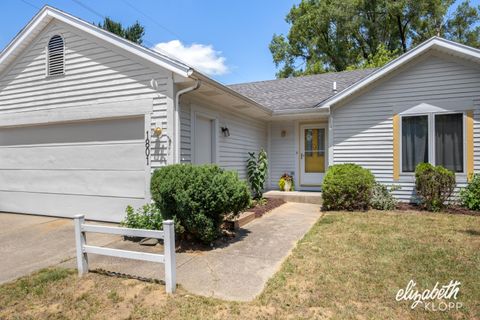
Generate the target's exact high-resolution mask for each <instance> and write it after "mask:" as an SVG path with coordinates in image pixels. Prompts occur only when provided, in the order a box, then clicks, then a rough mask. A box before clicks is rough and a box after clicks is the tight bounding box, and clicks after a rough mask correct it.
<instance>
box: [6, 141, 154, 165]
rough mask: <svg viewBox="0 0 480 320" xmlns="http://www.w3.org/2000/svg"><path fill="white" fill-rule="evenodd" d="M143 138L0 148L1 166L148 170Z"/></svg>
mask: <svg viewBox="0 0 480 320" xmlns="http://www.w3.org/2000/svg"><path fill="white" fill-rule="evenodd" d="M144 153H145V146H144V145H143V141H141V142H138V141H131V142H125V143H121V144H120V143H113V144H112V143H105V144H88V145H84V144H82V145H56V146H42V147H0V169H95V170H100V169H111V170H144V168H145V161H146V160H145V158H144V157H143V154H144Z"/></svg>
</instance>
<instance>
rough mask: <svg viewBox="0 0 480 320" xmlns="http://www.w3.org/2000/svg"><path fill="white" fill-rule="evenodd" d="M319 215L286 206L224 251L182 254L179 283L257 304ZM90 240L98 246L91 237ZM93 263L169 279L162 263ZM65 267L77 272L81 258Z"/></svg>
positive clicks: (132, 246) (121, 244) (129, 246)
mask: <svg viewBox="0 0 480 320" xmlns="http://www.w3.org/2000/svg"><path fill="white" fill-rule="evenodd" d="M319 216H320V208H319V206H318V205H314V204H305V203H293V202H291V203H286V204H284V205H282V206H280V207H278V208H276V209H274V210H272V211H271V212H269V213H267V214H266V215H264V216H263V217H262V218H260V219H256V220H254V221H252V222H251V223H249V224H247V225H246V226H244V227H243V229H241V231H240V232H239V235H238V236H237V238H236V239H234V240H233V241H232V242H233V243H230V244H228V245H227V246H225V247H223V248H215V249H212V250H210V251H200V252H195V253H188V252H181V253H177V282H178V283H179V284H181V285H182V286H183V288H185V289H186V290H187V291H190V292H191V293H194V294H199V295H203V296H209V297H216V298H220V299H225V300H238V301H249V300H253V299H254V298H255V297H256V296H257V295H258V294H259V293H260V292H261V291H262V290H263V288H264V286H265V283H266V282H267V280H268V279H269V278H271V277H272V276H273V275H274V273H275V272H276V271H277V270H278V269H279V267H280V265H281V263H282V262H283V261H284V259H285V258H286V257H287V256H288V255H289V253H290V251H291V250H292V249H293V248H294V247H295V244H296V242H297V241H298V240H300V239H301V238H302V237H303V235H304V234H305V233H306V232H307V231H308V230H309V229H310V227H311V226H312V225H313V224H314V223H315V221H317V219H318V218H319ZM87 237H88V236H87ZM87 242H89V243H92V244H96V243H95V242H94V241H92V242H90V241H89V239H87ZM109 247H112V248H117V249H125V250H141V251H144V252H162V248H161V247H160V246H155V247H146V246H140V245H138V244H137V243H133V242H130V241H121V240H119V241H117V242H115V243H113V244H110V245H109ZM89 264H90V267H91V268H93V269H95V268H97V269H104V270H109V271H116V272H121V273H126V274H130V275H136V276H142V277H148V278H156V279H164V274H163V272H164V269H163V265H162V264H157V263H150V262H144V261H135V260H125V259H118V258H112V257H104V256H94V255H91V256H90V257H89ZM62 265H64V266H68V267H72V268H75V260H74V259H72V260H70V261H68V262H64V263H62Z"/></svg>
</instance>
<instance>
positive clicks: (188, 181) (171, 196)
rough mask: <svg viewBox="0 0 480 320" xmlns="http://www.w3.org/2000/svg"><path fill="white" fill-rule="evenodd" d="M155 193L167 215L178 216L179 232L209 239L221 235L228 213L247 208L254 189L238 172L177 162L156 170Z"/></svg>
mask: <svg viewBox="0 0 480 320" xmlns="http://www.w3.org/2000/svg"><path fill="white" fill-rule="evenodd" d="M151 193H152V198H153V200H154V201H155V204H156V206H157V207H158V209H159V210H160V212H161V213H162V216H163V218H164V219H174V220H175V222H176V226H177V227H176V230H177V232H186V233H187V234H190V235H192V236H194V237H195V238H196V239H198V240H200V241H202V242H205V243H209V242H211V241H213V240H215V239H216V238H218V236H219V235H220V225H221V223H222V222H223V219H224V217H225V216H226V215H228V214H231V213H232V214H234V215H237V214H238V213H240V212H241V211H242V210H244V209H246V208H247V207H248V205H249V202H250V193H249V191H248V187H247V185H246V183H245V182H243V181H241V180H240V179H239V178H238V175H237V173H236V172H231V171H225V170H223V169H221V168H219V167H218V166H216V165H201V166H195V165H190V164H177V165H171V166H166V167H163V168H161V169H158V170H156V171H155V172H154V173H153V176H152V180H151Z"/></svg>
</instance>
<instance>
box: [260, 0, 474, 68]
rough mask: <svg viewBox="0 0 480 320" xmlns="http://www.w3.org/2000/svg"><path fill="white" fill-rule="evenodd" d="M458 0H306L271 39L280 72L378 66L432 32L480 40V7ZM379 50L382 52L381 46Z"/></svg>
mask: <svg viewBox="0 0 480 320" xmlns="http://www.w3.org/2000/svg"><path fill="white" fill-rule="evenodd" d="M453 2H454V0H302V1H301V2H300V3H299V4H298V5H294V6H293V7H292V8H291V10H290V12H289V13H288V14H287V16H286V21H287V23H289V24H290V25H291V27H290V30H289V32H288V34H287V35H286V36H285V35H282V34H280V35H277V34H274V35H273V38H272V41H271V42H270V46H269V48H270V51H271V53H272V57H273V61H274V63H275V65H276V67H277V68H278V72H277V77H290V76H299V75H305V74H315V73H322V72H329V71H343V70H346V69H347V68H348V69H351V68H354V67H358V68H364V67H366V66H379V65H382V64H384V63H386V61H385V58H388V59H391V58H394V57H396V56H397V55H399V54H401V53H404V52H407V51H408V50H409V49H410V48H411V47H412V46H415V45H417V44H418V43H421V42H423V41H425V40H426V39H428V38H430V37H432V36H435V35H436V36H442V37H445V38H447V39H451V40H455V41H459V42H462V43H465V44H468V45H471V46H478V45H479V34H480V30H479V29H480V27H479V26H478V23H479V11H480V7H479V8H476V7H471V6H470V4H469V2H468V1H465V2H463V3H462V4H460V5H459V6H458V8H457V10H456V11H455V12H454V13H453V15H451V16H448V12H449V9H450V8H451V6H452V4H453ZM380 51H381V52H380Z"/></svg>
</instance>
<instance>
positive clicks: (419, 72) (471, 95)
mask: <svg viewBox="0 0 480 320" xmlns="http://www.w3.org/2000/svg"><path fill="white" fill-rule="evenodd" d="M479 97H480V70H479V69H478V67H472V66H470V65H464V64H460V63H459V62H458V60H457V61H456V60H455V59H454V58H451V57H446V56H443V55H429V56H427V57H423V58H422V60H420V61H419V62H418V63H416V64H414V65H411V66H409V67H408V66H407V68H404V69H403V70H399V71H398V72H397V73H396V74H394V75H393V76H390V78H388V79H387V80H385V81H384V82H383V83H381V84H378V85H376V86H375V87H373V88H372V89H370V90H368V91H365V92H364V93H362V94H361V95H360V96H358V97H356V98H352V100H351V101H349V102H347V103H345V104H344V105H338V106H334V107H333V111H332V115H333V142H334V147H333V161H334V163H347V162H355V163H358V164H360V165H362V166H363V167H365V168H368V169H370V170H371V171H372V172H373V173H374V175H375V176H376V178H377V180H378V181H380V182H382V183H385V184H389V185H391V184H396V185H399V186H401V187H402V189H401V190H400V191H397V192H396V196H397V197H398V198H399V199H401V200H405V201H409V200H411V199H412V196H414V179H413V177H412V176H406V175H405V174H402V175H401V177H400V180H399V181H395V182H394V181H393V130H392V129H393V124H392V119H393V115H394V113H395V110H398V108H402V107H403V106H413V105H416V104H420V103H422V102H425V103H429V102H430V101H439V100H443V101H447V102H451V103H450V104H449V105H452V106H455V102H456V101H460V100H465V99H472V108H474V105H475V123H474V128H475V170H476V171H479V170H480V151H479V149H480V112H479V110H478V109H479V102H480V100H479ZM475 99H476V100H475ZM473 101H476V104H474V103H473ZM452 110H455V109H454V108H453V107H452ZM457 182H458V187H462V186H464V185H465V179H464V178H463V179H462V178H460V179H457Z"/></svg>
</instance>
